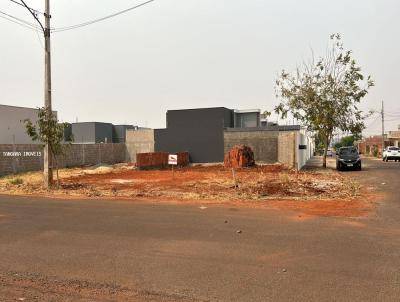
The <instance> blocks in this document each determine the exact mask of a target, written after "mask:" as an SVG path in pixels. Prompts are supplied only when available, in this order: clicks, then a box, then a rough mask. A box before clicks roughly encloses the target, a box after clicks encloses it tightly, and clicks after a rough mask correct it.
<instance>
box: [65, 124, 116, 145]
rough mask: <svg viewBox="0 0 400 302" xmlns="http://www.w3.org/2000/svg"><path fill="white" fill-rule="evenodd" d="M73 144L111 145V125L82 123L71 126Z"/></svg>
mask: <svg viewBox="0 0 400 302" xmlns="http://www.w3.org/2000/svg"><path fill="white" fill-rule="evenodd" d="M72 135H73V137H74V143H81V144H96V143H112V141H113V125H112V124H109V123H98V122H84V123H73V124H72Z"/></svg>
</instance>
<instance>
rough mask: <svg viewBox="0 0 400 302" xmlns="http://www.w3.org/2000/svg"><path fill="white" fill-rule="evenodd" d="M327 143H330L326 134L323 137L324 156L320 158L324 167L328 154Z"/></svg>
mask: <svg viewBox="0 0 400 302" xmlns="http://www.w3.org/2000/svg"><path fill="white" fill-rule="evenodd" d="M329 143H330V140H329V136H327V137H326V139H325V149H324V156H323V158H322V167H323V168H326V156H327V154H328V148H329Z"/></svg>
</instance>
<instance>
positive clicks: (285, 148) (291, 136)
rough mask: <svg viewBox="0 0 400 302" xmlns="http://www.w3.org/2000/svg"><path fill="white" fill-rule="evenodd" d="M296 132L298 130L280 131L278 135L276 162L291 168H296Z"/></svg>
mask: <svg viewBox="0 0 400 302" xmlns="http://www.w3.org/2000/svg"><path fill="white" fill-rule="evenodd" d="M297 134H298V131H282V132H279V136H278V162H280V163H282V164H285V165H287V166H288V167H292V168H298V165H297V148H298V144H297Z"/></svg>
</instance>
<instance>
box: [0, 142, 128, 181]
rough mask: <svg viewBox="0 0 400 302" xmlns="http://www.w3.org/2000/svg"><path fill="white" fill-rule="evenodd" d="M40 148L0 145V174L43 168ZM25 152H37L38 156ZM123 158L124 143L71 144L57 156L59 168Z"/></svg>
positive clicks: (118, 161)
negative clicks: (62, 153)
mask: <svg viewBox="0 0 400 302" xmlns="http://www.w3.org/2000/svg"><path fill="white" fill-rule="evenodd" d="M42 149H43V148H42V146H41V145H34V144H18V145H12V144H2V145H0V176H3V175H7V174H15V173H21V172H28V171H37V170H41V169H43V150H42ZM9 152H10V153H12V154H10V153H9ZM25 152H39V153H40V156H32V154H25ZM125 160H126V146H125V144H73V145H69V147H68V148H67V150H66V154H65V155H64V156H61V157H60V158H59V160H58V164H59V167H60V168H64V167H77V166H86V165H96V164H100V163H105V164H116V163H122V162H125Z"/></svg>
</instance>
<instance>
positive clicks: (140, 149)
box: [125, 129, 154, 162]
mask: <svg viewBox="0 0 400 302" xmlns="http://www.w3.org/2000/svg"><path fill="white" fill-rule="evenodd" d="M125 144H126V150H127V158H126V160H127V161H129V162H136V154H137V153H149V152H154V130H152V129H146V130H128V131H126V142H125Z"/></svg>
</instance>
